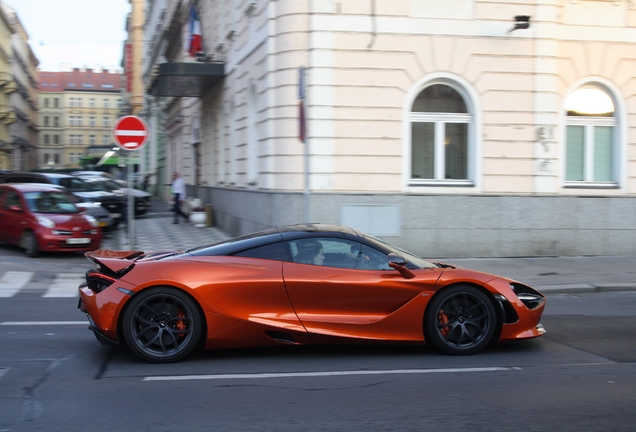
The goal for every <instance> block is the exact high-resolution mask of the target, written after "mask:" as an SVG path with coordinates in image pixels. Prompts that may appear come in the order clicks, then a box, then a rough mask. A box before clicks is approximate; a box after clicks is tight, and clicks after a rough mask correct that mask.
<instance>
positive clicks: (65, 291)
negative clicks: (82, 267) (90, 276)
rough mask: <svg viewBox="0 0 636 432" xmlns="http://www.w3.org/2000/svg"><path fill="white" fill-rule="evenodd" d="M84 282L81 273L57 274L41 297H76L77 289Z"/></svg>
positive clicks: (84, 278) (84, 279)
mask: <svg viewBox="0 0 636 432" xmlns="http://www.w3.org/2000/svg"><path fill="white" fill-rule="evenodd" d="M85 281H86V277H85V276H84V275H83V274H82V273H58V274H57V275H56V276H55V280H54V281H53V283H52V284H51V286H49V288H48V289H47V290H46V293H44V295H43V296H42V297H77V296H78V295H79V291H78V287H79V286H80V284H81V283H83V282H85Z"/></svg>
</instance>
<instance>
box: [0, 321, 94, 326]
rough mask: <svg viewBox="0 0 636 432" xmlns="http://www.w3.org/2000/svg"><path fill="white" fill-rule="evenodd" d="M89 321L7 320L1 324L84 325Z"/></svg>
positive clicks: (0, 324)
mask: <svg viewBox="0 0 636 432" xmlns="http://www.w3.org/2000/svg"><path fill="white" fill-rule="evenodd" d="M82 324H88V321H5V322H0V326H41V325H45V326H52V325H82Z"/></svg>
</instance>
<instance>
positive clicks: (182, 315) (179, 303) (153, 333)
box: [122, 287, 203, 363]
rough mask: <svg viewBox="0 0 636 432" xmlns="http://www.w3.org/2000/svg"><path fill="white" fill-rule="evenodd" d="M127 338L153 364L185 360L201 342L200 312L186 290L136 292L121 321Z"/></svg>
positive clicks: (201, 323) (136, 353)
mask: <svg viewBox="0 0 636 432" xmlns="http://www.w3.org/2000/svg"><path fill="white" fill-rule="evenodd" d="M122 326H123V328H122V331H123V336H124V340H125V341H126V344H127V345H128V347H129V348H130V349H131V350H132V352H133V353H134V354H135V355H137V356H138V357H140V358H142V359H144V360H146V361H149V362H152V363H170V362H176V361H179V360H182V359H183V358H185V357H186V356H187V355H189V354H190V353H191V352H192V351H193V350H194V349H195V348H196V347H197V345H198V343H199V340H200V338H201V333H202V330H203V319H202V317H201V312H199V308H198V307H197V305H196V303H195V302H194V300H192V299H191V298H190V296H188V295H187V294H186V293H184V292H182V291H180V290H178V289H175V288H169V287H160V288H150V289H147V290H145V291H142V292H141V293H139V294H137V295H135V296H134V297H133V298H132V299H131V300H130V305H128V307H127V308H126V311H125V313H124V317H123V321H122Z"/></svg>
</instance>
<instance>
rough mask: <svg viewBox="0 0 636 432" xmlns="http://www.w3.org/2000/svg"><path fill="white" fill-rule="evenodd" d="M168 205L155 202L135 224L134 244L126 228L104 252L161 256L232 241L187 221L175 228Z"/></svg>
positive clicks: (104, 244) (107, 241)
mask: <svg viewBox="0 0 636 432" xmlns="http://www.w3.org/2000/svg"><path fill="white" fill-rule="evenodd" d="M172 221H173V214H172V212H170V211H168V205H167V204H166V203H163V202H159V201H153V203H152V205H151V209H150V211H149V212H148V213H147V214H146V215H144V216H142V217H140V218H138V219H135V221H134V225H133V227H134V241H133V244H132V245H131V244H130V239H129V233H128V226H127V225H126V224H125V223H124V224H122V225H121V226H120V227H119V228H118V229H117V230H116V231H115V232H114V233H112V234H111V235H110V236H109V237H107V238H104V240H103V242H102V248H103V249H115V250H131V249H132V250H141V251H144V252H159V251H166V250H185V249H191V248H194V247H198V246H204V245H206V244H212V243H218V242H220V241H222V240H225V239H227V238H230V237H231V236H229V235H228V234H226V233H225V232H223V231H222V230H220V229H218V228H216V227H196V226H194V225H193V224H192V223H189V222H185V221H184V220H183V219H181V220H180V222H179V223H178V224H173V223H172Z"/></svg>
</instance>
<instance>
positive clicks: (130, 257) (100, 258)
mask: <svg viewBox="0 0 636 432" xmlns="http://www.w3.org/2000/svg"><path fill="white" fill-rule="evenodd" d="M143 254H144V253H143V251H114V250H106V249H97V250H94V251H88V252H86V253H85V254H84V256H85V257H86V258H88V259H89V260H90V261H92V262H94V263H95V264H97V265H98V266H99V267H100V269H101V270H102V271H103V272H106V273H114V274H115V275H117V276H119V277H121V276H123V275H124V274H126V273H127V272H128V271H129V270H130V269H132V268H133V267H134V265H135V260H136V259H137V258H139V257H140V256H143Z"/></svg>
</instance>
